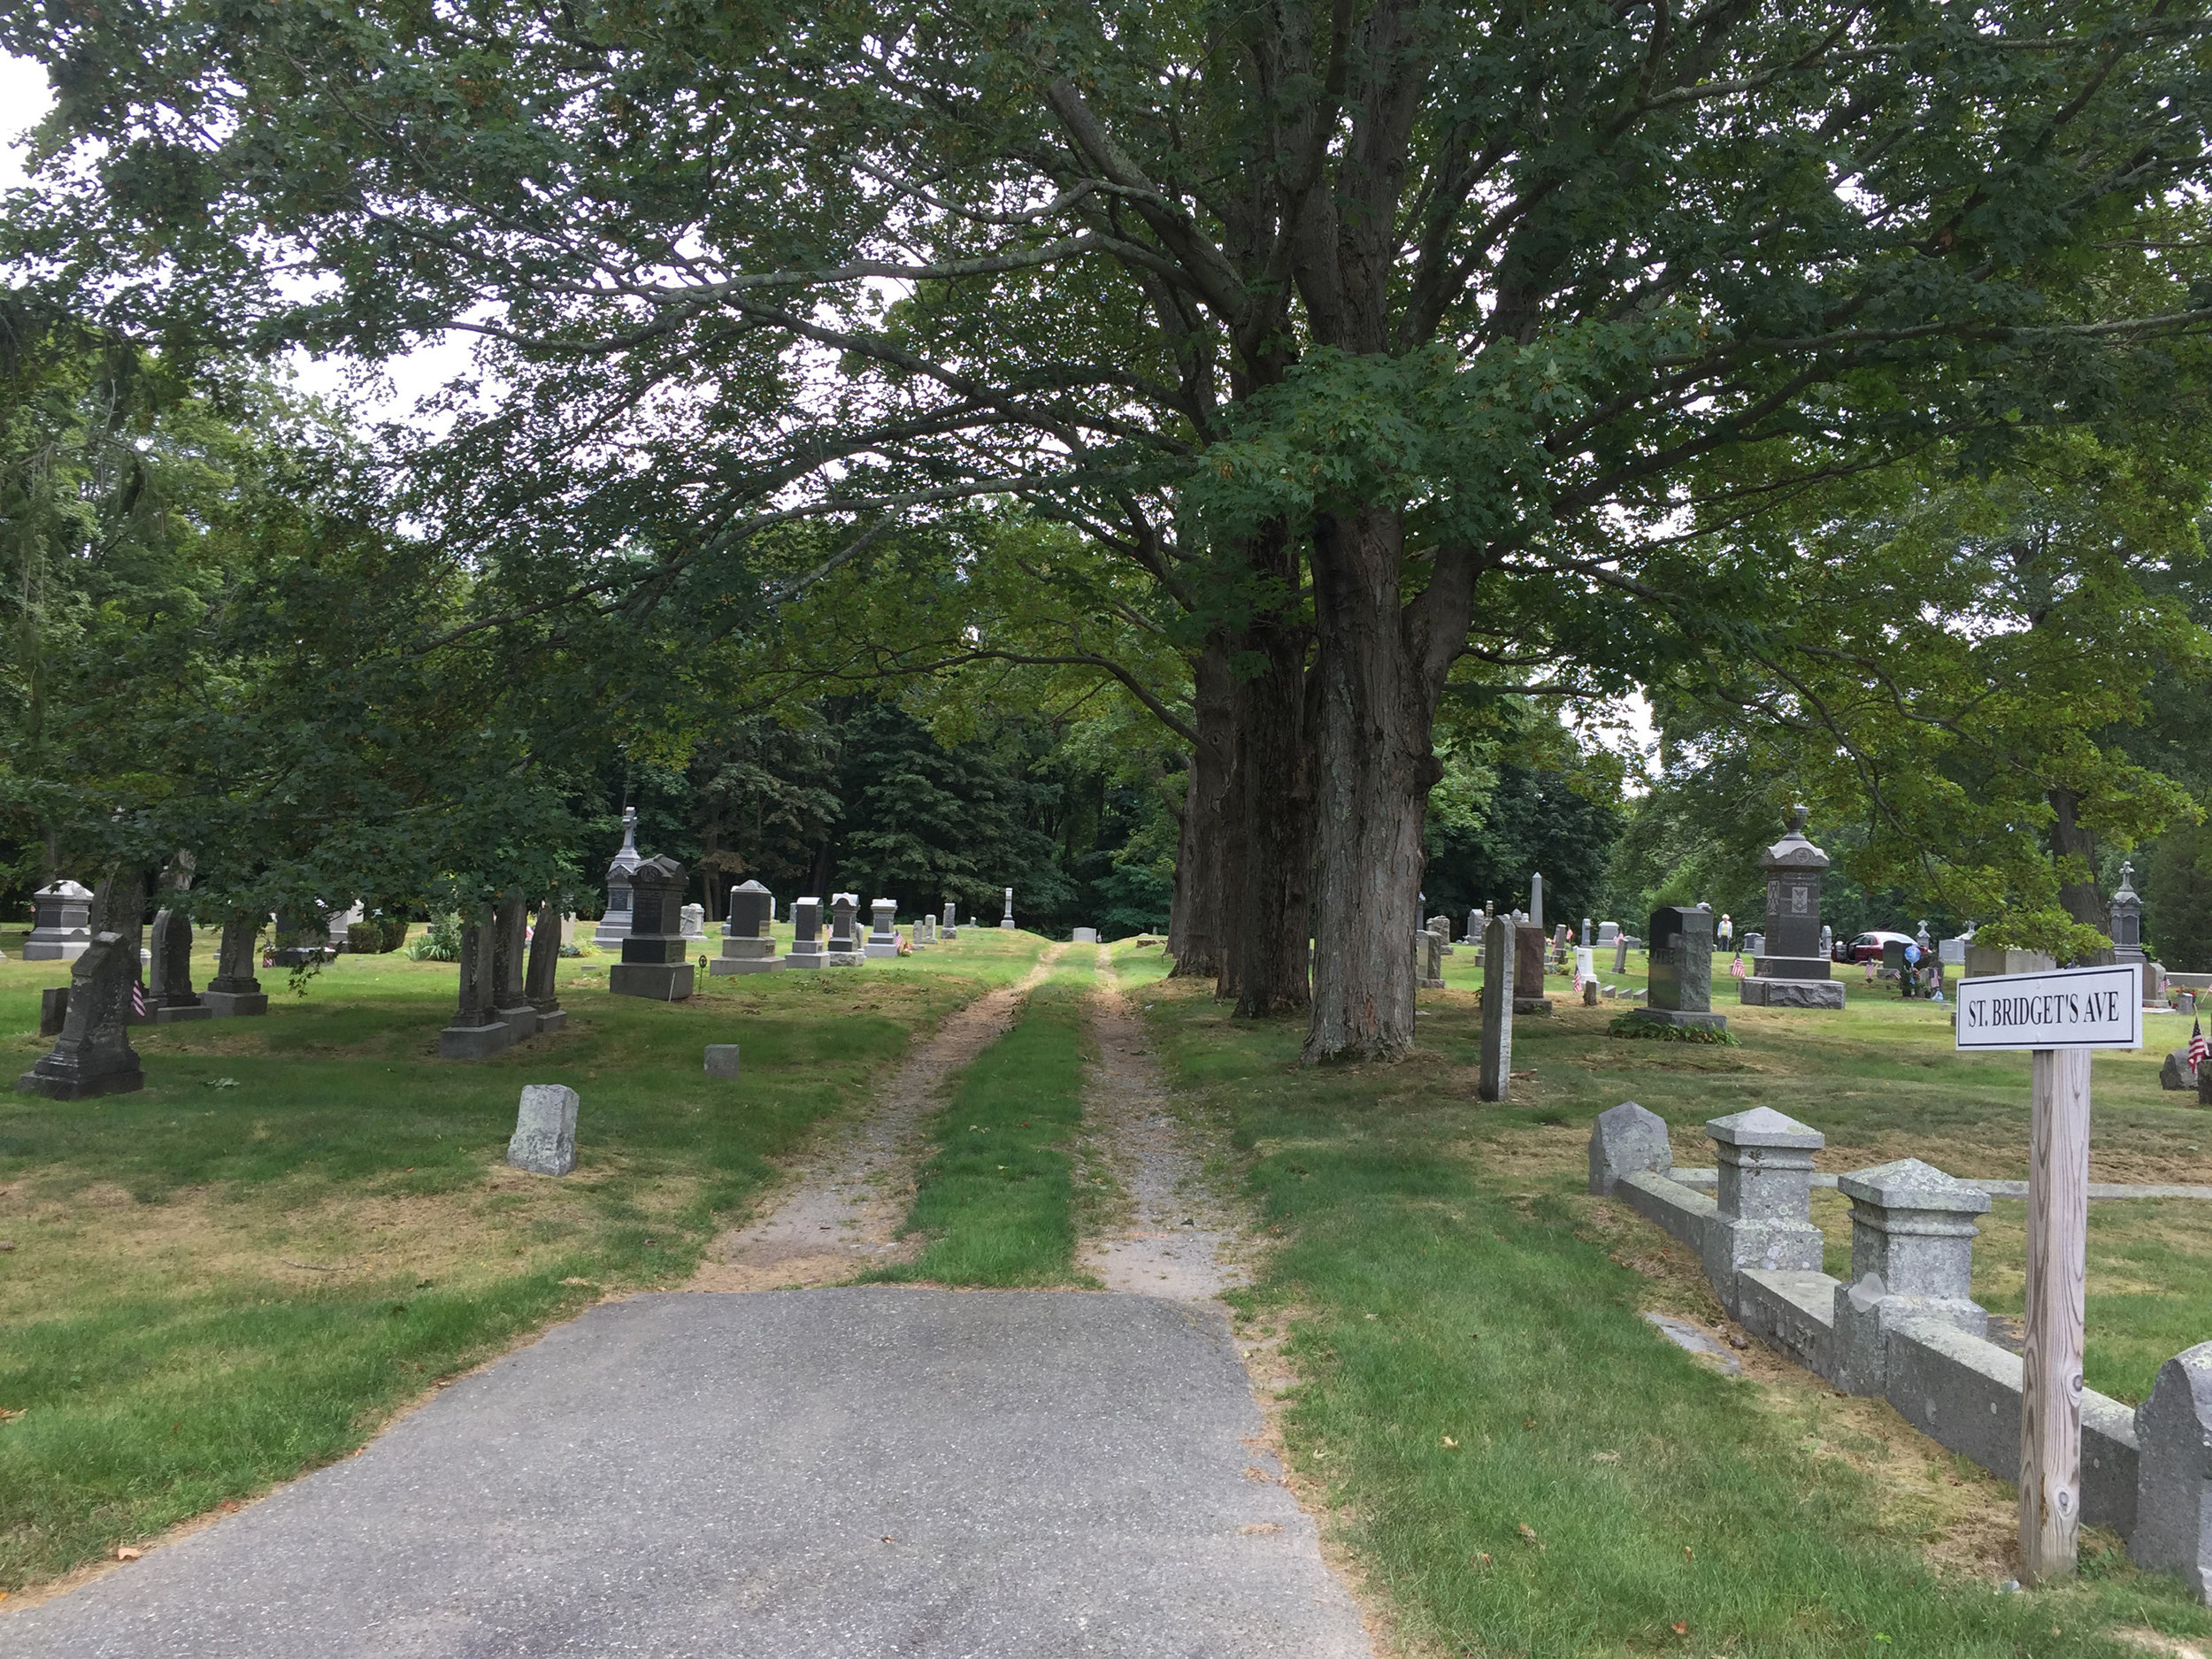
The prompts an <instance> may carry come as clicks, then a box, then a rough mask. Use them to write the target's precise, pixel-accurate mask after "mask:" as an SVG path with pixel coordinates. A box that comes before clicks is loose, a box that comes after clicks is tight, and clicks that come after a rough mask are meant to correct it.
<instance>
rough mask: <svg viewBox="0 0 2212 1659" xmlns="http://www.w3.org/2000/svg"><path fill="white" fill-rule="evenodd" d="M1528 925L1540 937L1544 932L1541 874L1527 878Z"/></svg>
mask: <svg viewBox="0 0 2212 1659" xmlns="http://www.w3.org/2000/svg"><path fill="white" fill-rule="evenodd" d="M1527 920H1528V925H1529V926H1531V927H1532V928H1534V929H1535V930H1536V936H1537V937H1538V938H1539V939H1540V938H1542V937H1543V934H1544V878H1543V876H1542V875H1541V874H1537V875H1532V876H1531V877H1529V879H1528V918H1527Z"/></svg>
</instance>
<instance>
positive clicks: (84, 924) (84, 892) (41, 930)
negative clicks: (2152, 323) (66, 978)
mask: <svg viewBox="0 0 2212 1659" xmlns="http://www.w3.org/2000/svg"><path fill="white" fill-rule="evenodd" d="M31 903H32V905H33V906H34V909H33V911H32V926H31V936H30V938H28V939H27V940H26V941H24V943H23V960H24V961H26V962H74V961H75V960H76V959H77V958H78V957H79V956H83V955H84V953H85V952H86V951H88V950H89V949H92V889H91V888H90V887H80V886H79V885H78V884H77V883H75V882H74V881H68V880H62V881H55V882H50V883H49V884H48V885H47V886H45V887H41V888H40V889H39V890H38V891H37V892H35V893H34V894H32V895H31Z"/></svg>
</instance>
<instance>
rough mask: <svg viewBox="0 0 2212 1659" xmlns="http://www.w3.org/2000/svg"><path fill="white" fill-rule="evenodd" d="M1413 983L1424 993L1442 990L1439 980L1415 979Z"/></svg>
mask: <svg viewBox="0 0 2212 1659" xmlns="http://www.w3.org/2000/svg"><path fill="white" fill-rule="evenodd" d="M1413 983H1414V984H1415V985H1416V986H1417V987H1419V988H1420V989H1422V990H1424V991H1440V990H1442V989H1443V988H1444V981H1443V980H1441V979H1416V980H1414V982H1413Z"/></svg>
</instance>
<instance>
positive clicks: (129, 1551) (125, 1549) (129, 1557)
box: [115, 1544, 146, 1561]
mask: <svg viewBox="0 0 2212 1659" xmlns="http://www.w3.org/2000/svg"><path fill="white" fill-rule="evenodd" d="M145 1553H146V1552H145V1551H144V1550H142V1549H133V1548H131V1547H130V1546H129V1545H128V1544H125V1545H122V1546H120V1547H119V1548H118V1549H117V1550H116V1552H115V1558H116V1560H118V1561H136V1560H137V1559H138V1558H139V1557H140V1556H141V1555H144V1554H145Z"/></svg>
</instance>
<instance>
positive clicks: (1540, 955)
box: [1483, 921, 1551, 1019]
mask: <svg viewBox="0 0 2212 1659" xmlns="http://www.w3.org/2000/svg"><path fill="white" fill-rule="evenodd" d="M1511 938H1512V941H1513V1011H1514V1012H1515V1013H1517V1014H1525V1015H1527V1016H1528V1017H1529V1018H1532V1019H1548V1018H1551V999H1550V998H1549V997H1548V996H1546V995H1544V933H1543V930H1542V929H1541V928H1540V927H1538V926H1536V924H1535V923H1533V922H1531V921H1519V922H1517V923H1516V924H1515V926H1514V928H1513V932H1512V934H1511ZM1483 955H1484V956H1486V957H1487V956H1488V955H1489V949H1488V947H1487V946H1485V947H1484V950H1483Z"/></svg>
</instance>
